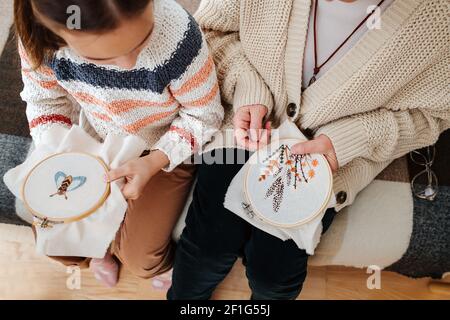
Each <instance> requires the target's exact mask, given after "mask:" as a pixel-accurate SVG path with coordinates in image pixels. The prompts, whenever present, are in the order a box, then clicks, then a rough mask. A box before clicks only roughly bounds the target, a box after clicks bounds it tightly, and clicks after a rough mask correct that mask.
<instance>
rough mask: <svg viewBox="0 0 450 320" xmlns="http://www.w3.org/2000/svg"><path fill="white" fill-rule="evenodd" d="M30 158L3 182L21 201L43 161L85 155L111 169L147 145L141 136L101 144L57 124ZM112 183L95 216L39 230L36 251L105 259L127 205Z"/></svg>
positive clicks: (75, 129)
mask: <svg viewBox="0 0 450 320" xmlns="http://www.w3.org/2000/svg"><path fill="white" fill-rule="evenodd" d="M43 134H44V136H43V139H42V140H41V141H42V143H40V144H39V145H38V146H37V147H36V149H35V150H34V151H33V152H32V153H31V154H30V156H29V157H28V159H27V160H26V161H25V162H24V163H23V164H21V165H19V166H17V167H16V168H14V169H11V170H10V171H8V172H7V173H6V174H5V176H4V178H3V180H4V182H5V184H6V186H7V187H8V188H9V190H11V192H12V193H13V194H14V195H15V196H16V197H18V198H19V199H21V200H23V199H22V195H21V192H20V190H21V188H22V185H23V183H24V181H25V178H26V176H27V174H28V173H29V172H30V171H31V169H32V168H33V167H34V166H35V165H36V164H37V163H39V162H40V161H42V160H43V159H45V158H47V157H48V156H51V155H53V154H56V153H61V152H84V153H89V154H92V155H96V156H98V157H100V158H101V159H102V160H103V161H104V162H105V163H106V164H107V165H108V166H109V167H110V168H111V169H114V168H117V167H119V166H120V165H122V164H123V163H125V162H127V161H129V160H131V159H136V158H138V157H139V156H140V155H141V154H142V152H143V151H144V150H145V146H146V145H145V142H144V141H143V140H142V139H141V138H138V137H134V136H128V137H120V136H116V135H108V136H107V137H106V138H105V141H104V142H103V143H101V142H98V141H97V140H95V139H94V138H92V137H91V136H90V135H89V134H88V133H86V132H85V131H84V130H83V129H82V128H80V127H78V126H73V127H72V128H71V129H66V128H65V127H62V126H58V125H54V126H52V127H51V128H50V129H49V130H47V131H46V132H45V133H43ZM123 183H124V182H123V181H118V182H113V183H111V193H110V195H109V196H108V198H107V199H106V201H105V203H104V204H103V205H102V206H101V207H100V208H99V209H98V210H97V211H96V212H95V213H93V214H92V215H90V216H88V217H87V218H85V219H82V220H80V221H77V222H72V223H67V224H58V225H54V226H53V227H52V228H49V229H41V228H36V231H37V238H36V250H37V252H38V253H39V254H43V255H47V256H75V257H90V258H103V257H104V255H105V253H106V251H107V249H108V247H109V245H110V243H111V241H112V240H113V239H114V237H115V234H116V232H117V230H118V229H119V227H120V224H121V223H122V220H123V218H124V215H125V212H126V210H127V207H128V205H127V202H126V200H125V198H124V197H123V195H122V193H121V191H120V186H121V184H123Z"/></svg>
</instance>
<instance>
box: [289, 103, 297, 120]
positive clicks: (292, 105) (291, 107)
mask: <svg viewBox="0 0 450 320" xmlns="http://www.w3.org/2000/svg"><path fill="white" fill-rule="evenodd" d="M286 113H287V115H288V117H289V118H292V117H294V116H295V114H296V113H297V105H296V104H295V103H289V104H288V106H287V109H286Z"/></svg>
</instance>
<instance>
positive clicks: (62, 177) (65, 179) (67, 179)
mask: <svg viewBox="0 0 450 320" xmlns="http://www.w3.org/2000/svg"><path fill="white" fill-rule="evenodd" d="M86 180H87V178H86V177H81V176H80V177H72V176H70V175H69V176H68V175H66V174H65V173H64V172H61V171H58V172H57V173H56V174H55V184H56V188H58V191H57V192H56V193H54V194H51V195H50V197H54V196H56V195H58V196H64V198H65V199H66V200H67V193H68V192H71V191H74V190H76V189H78V188H80V187H81V186H83V185H84V184H85V183H86Z"/></svg>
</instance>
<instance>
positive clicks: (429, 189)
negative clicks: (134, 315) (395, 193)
mask: <svg viewBox="0 0 450 320" xmlns="http://www.w3.org/2000/svg"><path fill="white" fill-rule="evenodd" d="M435 155H436V148H435V146H430V147H427V148H426V149H425V150H423V151H418V150H416V151H413V152H411V153H410V154H409V156H410V158H411V161H412V162H414V163H415V164H417V165H420V166H425V169H424V170H422V171H421V172H419V173H418V174H416V175H415V176H414V177H413V179H412V180H411V188H412V191H413V194H414V195H415V196H416V197H417V198H419V199H423V200H428V201H433V200H434V199H435V198H436V195H437V194H438V189H439V185H438V178H437V176H436V174H435V173H434V172H433V170H431V166H432V165H433V162H434V158H435Z"/></svg>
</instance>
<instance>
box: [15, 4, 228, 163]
mask: <svg viewBox="0 0 450 320" xmlns="http://www.w3.org/2000/svg"><path fill="white" fill-rule="evenodd" d="M154 6H155V8H154V15H155V26H154V30H153V33H152V35H151V36H150V39H149V41H148V44H147V45H146V47H145V48H144V49H143V50H142V52H141V53H140V55H139V57H138V60H137V62H136V66H135V67H134V68H133V69H131V70H124V69H120V68H118V67H116V66H109V65H108V66H98V65H95V64H92V63H89V62H88V61H85V60H84V59H83V58H81V57H79V56H78V55H76V54H75V53H74V52H73V51H72V50H71V49H70V48H68V47H65V48H62V49H60V50H59V51H57V53H56V54H55V56H54V58H53V59H52V61H50V62H49V63H48V64H46V65H45V66H42V67H40V68H39V69H37V70H32V69H31V68H30V64H29V60H28V59H27V55H26V53H25V52H24V50H23V48H22V46H21V45H19V51H20V55H21V61H22V75H23V81H24V85H25V86H24V90H23V92H22V93H21V96H22V99H23V100H24V101H25V102H27V117H28V119H29V125H30V130H31V135H32V137H33V140H34V141H35V143H36V144H39V143H41V140H40V138H41V136H42V133H43V132H44V131H45V130H47V129H49V127H50V126H52V125H63V126H67V127H70V126H71V125H72V123H73V121H74V116H73V115H74V113H75V114H76V105H77V104H79V106H80V107H81V109H82V110H83V112H84V114H85V115H86V118H87V120H88V121H89V123H90V125H91V126H92V127H93V128H94V129H95V131H96V132H97V134H98V135H99V136H100V137H101V138H105V137H106V135H107V134H109V133H114V134H118V135H136V136H139V137H141V138H143V139H144V140H145V141H146V142H147V144H148V148H149V149H153V150H161V151H163V152H164V153H165V154H166V155H167V156H168V158H169V160H170V165H169V167H168V168H166V169H167V170H169V171H170V170H173V169H174V168H175V167H176V166H177V165H179V164H180V163H182V162H183V161H184V160H186V159H187V158H189V157H190V156H191V155H192V154H193V153H194V152H195V151H196V150H197V149H199V148H200V147H202V146H203V145H204V144H205V143H206V142H208V141H209V140H210V139H211V137H212V136H213V134H214V133H215V132H216V131H217V130H218V129H219V128H220V126H221V123H222V120H223V113H224V112H223V108H222V105H221V101H220V94H219V87H218V83H217V76H216V71H215V66H214V62H213V60H212V58H211V56H210V54H209V52H208V47H207V45H206V41H205V39H204V37H203V35H202V33H201V31H200V29H199V27H198V25H197V24H196V22H195V21H194V19H193V18H192V16H190V15H189V14H188V13H187V12H186V11H185V10H184V9H183V8H182V7H181V6H180V5H178V4H177V3H175V2H174V1H173V0H155V1H154ZM74 102H76V103H74Z"/></svg>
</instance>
